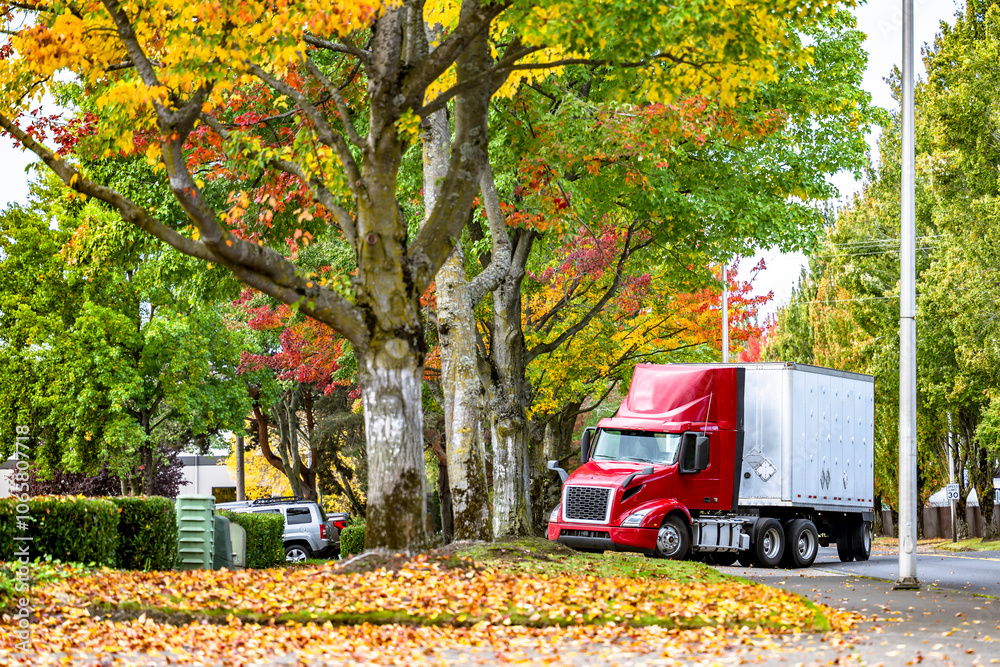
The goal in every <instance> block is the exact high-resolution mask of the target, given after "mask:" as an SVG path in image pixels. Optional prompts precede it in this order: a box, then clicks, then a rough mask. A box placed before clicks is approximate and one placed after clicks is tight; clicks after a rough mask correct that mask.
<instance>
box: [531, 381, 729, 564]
mask: <svg viewBox="0 0 1000 667" xmlns="http://www.w3.org/2000/svg"><path fill="white" fill-rule="evenodd" d="M738 371H739V369H738V368H736V367H731V368H725V369H715V370H714V371H713V372H706V371H705V370H704V369H701V368H696V367H691V368H688V369H678V367H676V366H673V367H667V366H653V365H639V366H637V367H636V371H635V376H634V378H633V382H632V389H631V390H630V391H629V394H628V396H627V397H626V398H625V400H624V402H623V403H622V405H621V407H620V408H619V410H618V413H617V415H616V416H615V417H612V418H610V419H603V420H601V421H600V423H599V424H598V426H597V428H596V430H592V429H588V430H587V431H585V433H584V443H583V452H582V457H583V459H584V463H583V465H582V466H581V467H580V468H578V469H577V470H575V471H574V472H573V474H572V475H571V476H569V477H568V479H567V480H566V483H565V484H564V485H563V493H562V502H561V503H560V504H559V506H557V507H556V508H555V510H553V512H552V515H551V517H550V520H549V526H548V537H549V539H550V540H558V541H559V542H562V543H564V544H566V545H567V546H570V547H573V548H576V549H581V550H594V551H604V550H613V551H638V552H644V553H648V554H651V555H663V556H671V555H674V554H675V552H676V551H677V550H678V549H685V550H686V549H687V548H688V547H689V546H690V542H689V540H690V536H689V534H686V533H687V528H686V527H687V526H689V525H690V524H691V522H692V511H694V512H712V511H720V510H723V511H727V510H731V509H732V507H733V498H734V497H736V496H735V495H734V494H736V493H737V487H736V484H737V483H738V479H739V478H738V476H737V474H738V471H737V465H735V464H738V462H740V461H741V460H742V458H743V456H742V430H741V429H742V420H741V415H740V414H739V405H738V403H737V401H735V400H733V399H734V398H735V397H736V396H737V395H738V394H739V391H740V388H739V386H738V385H739V382H740V380H741V376H742V374H741V373H739V372H738ZM671 515H674V516H675V517H676V519H677V520H676V521H674V522H669V521H668V522H665V520H666V519H667V518H669V517H670V516H671ZM678 524H683V530H681V528H682V526H679V525H678ZM661 529H662V530H661ZM658 539H659V541H660V542H661V543H660V544H658Z"/></svg>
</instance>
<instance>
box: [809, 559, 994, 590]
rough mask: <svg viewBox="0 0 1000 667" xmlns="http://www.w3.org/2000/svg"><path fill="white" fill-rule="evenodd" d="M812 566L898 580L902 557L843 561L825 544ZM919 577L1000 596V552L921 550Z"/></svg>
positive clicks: (952, 587)
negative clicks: (954, 552)
mask: <svg viewBox="0 0 1000 667" xmlns="http://www.w3.org/2000/svg"><path fill="white" fill-rule="evenodd" d="M813 567H814V568H822V569H824V570H830V571H833V572H843V573H850V574H856V575H859V576H862V577H873V578H875V579H885V580H887V581H896V576H897V572H899V557H898V556H896V555H878V554H872V556H871V558H870V559H869V560H868V561H866V562H864V563H857V562H851V563H841V562H840V559H839V558H838V557H837V550H836V548H834V547H826V548H820V550H819V556H818V557H817V558H816V563H815V564H814V565H813ZM917 578H918V579H919V580H920V583H921V584H924V585H935V586H938V587H940V588H947V589H949V590H956V591H968V592H969V593H977V594H980V595H990V596H994V597H1000V551H979V552H963V553H957V554H938V553H926V554H922V553H918V554H917Z"/></svg>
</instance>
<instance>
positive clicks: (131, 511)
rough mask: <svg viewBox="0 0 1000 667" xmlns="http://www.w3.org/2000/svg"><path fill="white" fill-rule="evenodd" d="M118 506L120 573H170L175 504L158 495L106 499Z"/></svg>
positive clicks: (174, 547)
mask: <svg viewBox="0 0 1000 667" xmlns="http://www.w3.org/2000/svg"><path fill="white" fill-rule="evenodd" d="M108 500H110V501H111V502H113V503H114V504H115V505H116V506H117V507H118V549H117V550H116V553H115V564H116V566H117V567H118V568H120V569H122V570H169V569H171V568H173V566H174V559H175V558H176V556H177V518H176V514H177V511H176V510H175V509H174V501H172V500H170V499H169V498H162V497H159V496H142V497H138V498H134V497H116V498H108Z"/></svg>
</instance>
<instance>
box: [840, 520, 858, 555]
mask: <svg viewBox="0 0 1000 667" xmlns="http://www.w3.org/2000/svg"><path fill="white" fill-rule="evenodd" d="M853 528H854V526H852V525H851V524H845V525H842V526H840V528H839V529H838V530H837V555H838V556H839V557H840V562H842V563H850V562H851V561H852V560H854V538H853V537H851V533H852V532H854V531H853Z"/></svg>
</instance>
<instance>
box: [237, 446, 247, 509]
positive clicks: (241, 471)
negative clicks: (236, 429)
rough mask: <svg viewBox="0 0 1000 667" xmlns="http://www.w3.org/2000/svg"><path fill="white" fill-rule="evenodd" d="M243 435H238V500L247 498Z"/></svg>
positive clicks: (241, 500)
mask: <svg viewBox="0 0 1000 667" xmlns="http://www.w3.org/2000/svg"><path fill="white" fill-rule="evenodd" d="M243 455H244V451H243V436H242V435H238V436H236V500H238V501H240V502H243V501H244V500H246V499H247V487H246V468H245V466H244V456H243Z"/></svg>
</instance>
